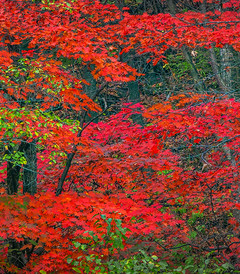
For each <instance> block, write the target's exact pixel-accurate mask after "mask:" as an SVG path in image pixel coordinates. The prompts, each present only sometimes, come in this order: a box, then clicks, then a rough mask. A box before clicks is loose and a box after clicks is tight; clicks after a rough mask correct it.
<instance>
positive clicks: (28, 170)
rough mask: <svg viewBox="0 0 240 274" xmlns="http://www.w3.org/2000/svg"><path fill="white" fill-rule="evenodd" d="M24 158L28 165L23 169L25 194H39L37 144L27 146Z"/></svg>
mask: <svg viewBox="0 0 240 274" xmlns="http://www.w3.org/2000/svg"><path fill="white" fill-rule="evenodd" d="M24 156H25V158H26V160H27V164H26V165H24V167H23V193H29V194H31V195H33V194H35V193H36V192H37V149H36V142H35V141H34V142H32V143H28V144H26V147H25V149H24Z"/></svg>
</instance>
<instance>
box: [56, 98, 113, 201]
mask: <svg viewBox="0 0 240 274" xmlns="http://www.w3.org/2000/svg"><path fill="white" fill-rule="evenodd" d="M103 100H104V105H105V109H104V110H103V111H102V112H101V113H100V114H98V115H97V116H96V117H94V118H93V119H92V120H91V121H89V122H88V123H87V124H86V125H85V126H84V127H82V129H81V130H79V132H78V134H77V137H79V138H80V137H81V135H82V132H83V131H84V129H86V128H87V127H88V126H89V125H90V124H91V123H92V122H93V121H94V120H95V119H97V118H98V117H100V116H102V115H103V114H104V112H105V111H106V110H107V109H108V106H107V103H106V100H105V99H104V98H103ZM77 145H78V144H77ZM77 145H74V148H73V152H71V153H70V154H69V155H68V158H67V163H66V166H65V168H64V170H63V173H62V176H61V178H60V180H59V183H58V187H57V190H56V196H59V195H60V194H61V193H62V189H63V184H64V182H65V179H66V177H67V174H68V171H69V168H70V167H71V165H72V160H73V158H74V156H75V154H76V152H77Z"/></svg>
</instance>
